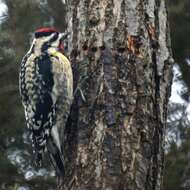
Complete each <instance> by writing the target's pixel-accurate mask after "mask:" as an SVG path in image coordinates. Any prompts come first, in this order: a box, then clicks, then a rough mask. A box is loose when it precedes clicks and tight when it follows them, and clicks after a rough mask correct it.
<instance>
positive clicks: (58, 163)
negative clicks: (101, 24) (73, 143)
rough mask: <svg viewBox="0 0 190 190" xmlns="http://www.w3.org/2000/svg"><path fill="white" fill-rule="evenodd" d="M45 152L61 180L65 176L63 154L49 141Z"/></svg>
mask: <svg viewBox="0 0 190 190" xmlns="http://www.w3.org/2000/svg"><path fill="white" fill-rule="evenodd" d="M47 150H48V153H49V156H50V161H51V163H52V165H53V167H54V169H55V171H56V172H57V175H58V176H59V177H60V178H61V179H63V178H64V175H65V168H64V159H63V154H62V153H61V152H60V150H59V149H58V147H57V146H56V144H55V143H53V141H52V140H51V139H49V140H47Z"/></svg>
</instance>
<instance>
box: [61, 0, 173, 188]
mask: <svg viewBox="0 0 190 190" xmlns="http://www.w3.org/2000/svg"><path fill="white" fill-rule="evenodd" d="M67 16H68V31H69V32H70V33H71V36H70V39H69V44H68V50H69V54H70V59H71V61H72V64H73V70H74V76H75V82H76V84H75V85H76V86H78V89H79V87H80V88H81V90H82V92H83V93H81V92H80V90H77V93H76V96H75V101H74V104H73V107H72V111H71V116H70V118H69V121H68V125H67V127H66V131H65V139H64V142H63V143H64V145H65V166H66V176H65V180H64V184H63V185H62V187H61V189H64V190H70V189H72V190H87V189H88V190H89V189H93V190H96V189H98V190H99V189H103V190H104V189H105V190H143V189H146V190H158V189H161V186H162V177H163V162H164V151H163V148H164V128H165V123H166V115H167V103H168V98H169V95H170V88H171V81H172V62H173V61H172V58H171V51H170V40H169V35H168V33H169V31H168V23H167V11H166V7H165V1H164V0H71V1H69V4H68V15H67ZM83 95H84V97H85V100H84V97H83Z"/></svg>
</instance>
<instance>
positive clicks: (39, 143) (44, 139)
mask: <svg viewBox="0 0 190 190" xmlns="http://www.w3.org/2000/svg"><path fill="white" fill-rule="evenodd" d="M65 38H66V37H65V34H63V33H59V32H58V31H57V30H55V29H53V28H40V29H38V30H36V31H35V34H34V39H33V42H32V45H31V47H30V49H29V51H28V52H27V54H26V55H25V56H24V58H23V60H22V62H21V66H20V73H19V90H20V95H21V100H22V104H23V106H24V111H25V118H26V124H27V128H28V129H29V132H30V134H31V139H32V146H33V152H34V155H35V158H36V163H37V165H38V166H41V162H42V158H43V154H44V152H45V151H46V150H47V152H48V155H49V157H50V160H51V163H52V165H53V167H54V168H55V170H56V172H57V174H58V175H60V176H63V177H64V159H63V147H62V142H63V134H64V128H65V124H66V121H67V118H68V115H69V112H70V106H71V104H72V100H73V75H72V69H71V64H70V62H69V60H68V59H67V58H66V57H65V56H64V55H63V51H64V46H63V41H64V39H65Z"/></svg>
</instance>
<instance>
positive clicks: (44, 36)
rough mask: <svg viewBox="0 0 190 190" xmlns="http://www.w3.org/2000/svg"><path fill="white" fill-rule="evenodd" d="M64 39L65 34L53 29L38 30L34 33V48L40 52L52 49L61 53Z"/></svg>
mask: <svg viewBox="0 0 190 190" xmlns="http://www.w3.org/2000/svg"><path fill="white" fill-rule="evenodd" d="M66 37H67V35H66V34H65V33H60V32H58V31H57V30H56V29H54V28H40V29H37V30H36V31H35V39H34V40H35V46H37V47H36V48H38V50H39V49H40V50H41V51H42V52H43V51H46V50H47V49H48V48H51V47H53V48H57V49H58V50H59V51H60V52H62V53H63V51H64V39H65V38H66Z"/></svg>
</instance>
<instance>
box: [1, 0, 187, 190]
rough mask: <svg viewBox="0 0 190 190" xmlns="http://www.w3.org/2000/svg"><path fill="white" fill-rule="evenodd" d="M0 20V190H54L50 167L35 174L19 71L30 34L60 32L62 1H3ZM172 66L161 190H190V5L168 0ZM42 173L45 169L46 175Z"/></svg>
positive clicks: (52, 174)
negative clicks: (43, 29) (43, 30)
mask: <svg viewBox="0 0 190 190" xmlns="http://www.w3.org/2000/svg"><path fill="white" fill-rule="evenodd" d="M2 3H3V4H4V6H5V5H6V6H5V9H4V13H3V14H2V15H1V16H0V82H1V85H0V127H1V128H0V190H38V189H39V190H44V189H46V190H53V189H55V180H54V178H53V176H54V173H53V171H52V170H51V168H49V169H47V168H48V167H47V166H48V165H49V163H48V161H47V163H46V166H45V167H44V168H42V169H36V168H35V167H34V165H33V161H32V160H33V157H32V156H31V149H30V142H29V141H28V134H27V131H26V126H25V120H24V112H23V108H22V105H21V101H20V97H19V91H18V69H19V64H20V62H21V59H22V57H23V55H24V54H25V53H26V51H27V49H28V48H29V44H30V41H31V38H32V33H33V31H34V30H35V29H36V28H38V27H41V26H53V27H56V28H58V29H59V30H60V31H64V22H65V20H64V11H65V8H64V4H63V1H62V0H24V1H23V0H2V1H0V6H2V5H3V4H2ZM167 4H168V11H169V19H170V26H171V38H172V49H173V54H174V58H175V61H176V64H175V66H174V74H175V75H174V84H173V88H172V97H171V99H170V105H169V115H168V123H167V129H166V148H165V152H166V158H165V174H164V190H190V105H189V98H190V37H189V34H190V1H189V0H167ZM45 168H46V169H45Z"/></svg>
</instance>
